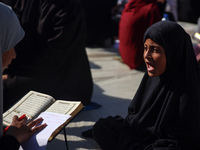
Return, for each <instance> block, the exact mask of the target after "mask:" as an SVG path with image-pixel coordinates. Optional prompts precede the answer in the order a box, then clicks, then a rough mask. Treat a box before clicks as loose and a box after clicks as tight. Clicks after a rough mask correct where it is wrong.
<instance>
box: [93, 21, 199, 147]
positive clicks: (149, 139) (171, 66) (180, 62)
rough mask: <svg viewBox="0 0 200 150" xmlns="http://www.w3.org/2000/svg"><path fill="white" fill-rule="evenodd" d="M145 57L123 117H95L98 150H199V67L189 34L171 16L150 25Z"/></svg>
mask: <svg viewBox="0 0 200 150" xmlns="http://www.w3.org/2000/svg"><path fill="white" fill-rule="evenodd" d="M158 56H159V57H158ZM144 60H145V63H146V66H147V72H146V73H145V74H144V77H143V79H142V82H141V84H140V86H139V89H138V90H137V92H136V94H135V96H134V98H133V100H132V102H131V104H130V105H129V108H128V115H127V117H126V118H125V119H123V118H122V117H120V116H115V117H108V118H106V119H100V120H99V121H98V122H97V123H96V124H95V125H94V127H93V135H94V138H95V140H96V141H97V143H98V144H99V145H100V147H101V148H102V149H103V150H107V149H123V150H124V149H126V150H129V149H130V150H143V149H144V150H199V149H200V144H199V143H200V71H199V66H198V64H197V61H196V58H195V54H194V50H193V47H192V43H191V39H190V36H189V35H188V34H187V33H186V32H185V31H184V29H183V28H182V27H181V26H180V25H178V24H177V23H175V22H170V21H160V22H158V23H156V24H154V25H152V26H151V27H149V28H148V29H147V31H146V33H145V35H144Z"/></svg>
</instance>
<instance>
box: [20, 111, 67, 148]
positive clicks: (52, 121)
mask: <svg viewBox="0 0 200 150" xmlns="http://www.w3.org/2000/svg"><path fill="white" fill-rule="evenodd" d="M39 117H42V118H43V119H44V120H43V122H42V124H43V123H46V124H47V126H46V127H45V128H44V129H43V130H42V131H40V132H39V133H37V134H35V135H33V136H32V137H31V138H30V139H29V140H28V141H27V142H25V143H23V144H22V146H21V147H20V150H45V149H46V146H47V142H48V139H49V137H50V135H51V134H52V133H53V131H54V130H55V129H56V128H58V127H59V126H60V125H61V124H63V123H64V122H65V121H66V120H67V119H69V118H70V117H71V116H70V115H63V114H58V113H52V112H42V113H41V114H40V115H39V116H38V118H39Z"/></svg>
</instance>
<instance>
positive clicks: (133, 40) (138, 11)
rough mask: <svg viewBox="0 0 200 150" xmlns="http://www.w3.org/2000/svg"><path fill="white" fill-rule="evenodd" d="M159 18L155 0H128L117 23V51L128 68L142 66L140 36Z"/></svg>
mask: <svg viewBox="0 0 200 150" xmlns="http://www.w3.org/2000/svg"><path fill="white" fill-rule="evenodd" d="M160 20H161V16H160V12H159V10H158V6H157V0H129V1H128V3H126V5H125V8H124V9H123V11H122V16H121V19H120V23H119V53H120V56H121V58H122V61H123V62H124V63H125V64H126V65H128V67H129V68H130V69H140V68H143V66H144V60H143V58H142V53H143V48H142V47H143V43H142V38H143V35H144V33H145V31H146V29H147V28H148V27H149V26H151V25H152V24H153V23H155V22H158V21H160Z"/></svg>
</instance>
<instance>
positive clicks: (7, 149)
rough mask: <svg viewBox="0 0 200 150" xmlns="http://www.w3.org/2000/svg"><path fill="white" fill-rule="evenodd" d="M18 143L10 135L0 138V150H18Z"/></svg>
mask: <svg viewBox="0 0 200 150" xmlns="http://www.w3.org/2000/svg"><path fill="white" fill-rule="evenodd" d="M19 146H20V144H19V142H18V141H17V139H16V138H15V137H13V136H11V135H5V136H2V137H1V138H0V150H18V149H19Z"/></svg>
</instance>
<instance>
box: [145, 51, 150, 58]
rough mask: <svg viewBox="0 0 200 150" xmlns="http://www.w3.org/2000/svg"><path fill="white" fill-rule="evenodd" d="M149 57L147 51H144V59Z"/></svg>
mask: <svg viewBox="0 0 200 150" xmlns="http://www.w3.org/2000/svg"><path fill="white" fill-rule="evenodd" d="M149 55H150V52H149V49H147V50H145V51H144V57H148V56H149Z"/></svg>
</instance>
